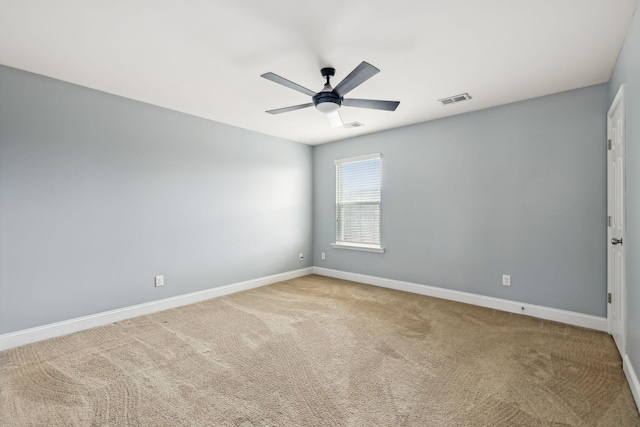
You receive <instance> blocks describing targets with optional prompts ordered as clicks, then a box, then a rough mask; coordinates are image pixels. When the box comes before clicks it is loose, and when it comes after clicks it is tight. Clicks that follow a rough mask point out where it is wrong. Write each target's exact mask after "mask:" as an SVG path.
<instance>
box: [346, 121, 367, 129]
mask: <svg viewBox="0 0 640 427" xmlns="http://www.w3.org/2000/svg"><path fill="white" fill-rule="evenodd" d="M360 126H364V125H363V124H362V123H360V122H351V123H346V124H345V125H343V126H342V127H343V128H345V129H353V128H359V127H360Z"/></svg>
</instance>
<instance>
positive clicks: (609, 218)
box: [607, 215, 611, 227]
mask: <svg viewBox="0 0 640 427" xmlns="http://www.w3.org/2000/svg"><path fill="white" fill-rule="evenodd" d="M607 225H608V226H609V227H611V215H609V216H608V217H607Z"/></svg>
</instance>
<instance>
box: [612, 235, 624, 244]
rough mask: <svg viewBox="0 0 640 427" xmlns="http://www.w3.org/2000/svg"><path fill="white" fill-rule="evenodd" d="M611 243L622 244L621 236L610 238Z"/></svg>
mask: <svg viewBox="0 0 640 427" xmlns="http://www.w3.org/2000/svg"><path fill="white" fill-rule="evenodd" d="M611 244H612V245H621V244H622V237H621V238H619V239H616V238H615V237H614V238H613V239H611Z"/></svg>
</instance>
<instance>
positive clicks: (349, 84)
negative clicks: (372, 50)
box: [333, 61, 380, 96]
mask: <svg viewBox="0 0 640 427" xmlns="http://www.w3.org/2000/svg"><path fill="white" fill-rule="evenodd" d="M379 72H380V70H378V69H377V68H376V67H374V66H373V65H371V64H369V63H368V62H364V61H362V63H361V64H360V65H358V66H357V67H356V68H355V69H354V70H353V71H352V72H351V73H350V74H349V75H348V76H347V77H345V78H344V80H342V81H341V82H340V83H338V86H336V87H335V89H333V91H334V92H335V93H337V94H338V95H339V96H345V95H346V94H347V93H348V92H350V91H352V90H353V89H355V88H356V87H358V86H360V85H361V84H362V83H364V82H366V81H367V80H369V79H370V78H371V77H373V76H375V75H376V74H378V73H379Z"/></svg>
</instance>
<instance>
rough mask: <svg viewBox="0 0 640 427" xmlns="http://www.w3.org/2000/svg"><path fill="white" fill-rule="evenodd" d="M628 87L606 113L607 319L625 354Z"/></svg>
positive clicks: (620, 92) (622, 87) (622, 89)
mask: <svg viewBox="0 0 640 427" xmlns="http://www.w3.org/2000/svg"><path fill="white" fill-rule="evenodd" d="M624 92H625V86H624V85H622V86H620V90H618V94H617V95H616V98H615V99H614V100H613V103H612V104H611V108H610V109H609V113H608V114H607V148H608V150H607V174H608V178H607V207H608V215H609V217H608V227H607V230H608V232H607V247H608V250H607V292H608V295H607V301H608V303H607V321H608V328H609V333H610V334H611V335H612V336H613V339H614V341H615V342H616V345H617V346H618V350H619V351H620V355H621V356H624V354H625V351H626V349H625V334H626V313H625V306H626V290H627V289H626V288H627V285H626V283H627V282H626V269H625V265H626V254H625V244H626V241H625V230H624V226H625V218H624V212H625V179H624V177H625V170H624V168H625V161H624V158H625V156H624V152H625V147H624V146H625V144H624V143H625V112H624V103H625V100H624V98H625V96H624Z"/></svg>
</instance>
